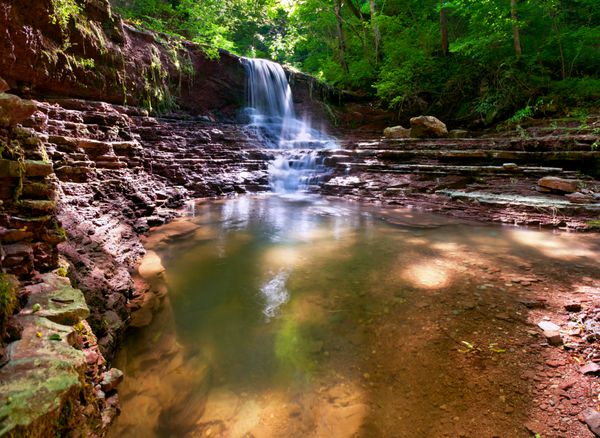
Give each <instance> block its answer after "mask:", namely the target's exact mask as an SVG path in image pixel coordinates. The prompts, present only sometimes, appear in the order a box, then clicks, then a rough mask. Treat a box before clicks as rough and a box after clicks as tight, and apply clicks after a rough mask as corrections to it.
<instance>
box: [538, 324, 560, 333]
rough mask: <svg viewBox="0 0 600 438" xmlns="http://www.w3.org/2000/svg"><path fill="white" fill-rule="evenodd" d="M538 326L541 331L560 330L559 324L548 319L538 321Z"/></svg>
mask: <svg viewBox="0 0 600 438" xmlns="http://www.w3.org/2000/svg"><path fill="white" fill-rule="evenodd" d="M538 327H539V328H541V329H542V330H543V331H549V332H551V331H556V332H557V331H559V330H560V326H558V325H556V324H554V323H553V322H550V321H540V322H538Z"/></svg>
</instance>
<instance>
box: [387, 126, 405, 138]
mask: <svg viewBox="0 0 600 438" xmlns="http://www.w3.org/2000/svg"><path fill="white" fill-rule="evenodd" d="M383 136H384V137H385V138H410V129H408V128H405V127H404V126H400V125H398V126H391V127H389V128H385V129H384V130H383Z"/></svg>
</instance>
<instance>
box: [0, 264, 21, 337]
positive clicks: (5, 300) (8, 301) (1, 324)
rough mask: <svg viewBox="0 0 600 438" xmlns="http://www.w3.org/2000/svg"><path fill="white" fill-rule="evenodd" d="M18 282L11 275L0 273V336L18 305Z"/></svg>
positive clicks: (2, 334)
mask: <svg viewBox="0 0 600 438" xmlns="http://www.w3.org/2000/svg"><path fill="white" fill-rule="evenodd" d="M16 292H17V282H16V280H15V278H14V277H13V276H11V275H7V274H0V336H4V333H5V330H6V324H7V323H8V320H9V319H10V317H11V315H12V314H13V312H14V311H15V309H16V307H17V295H16Z"/></svg>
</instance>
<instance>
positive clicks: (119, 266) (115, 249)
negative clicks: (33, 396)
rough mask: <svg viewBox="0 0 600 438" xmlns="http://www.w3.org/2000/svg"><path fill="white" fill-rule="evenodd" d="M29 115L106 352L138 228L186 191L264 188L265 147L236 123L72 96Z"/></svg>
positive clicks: (124, 315)
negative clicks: (52, 176)
mask: <svg viewBox="0 0 600 438" xmlns="http://www.w3.org/2000/svg"><path fill="white" fill-rule="evenodd" d="M36 104H37V107H38V112H36V113H35V114H34V116H33V118H32V119H31V120H30V121H29V123H28V125H30V126H31V128H32V129H33V130H35V132H36V133H37V135H38V136H39V137H40V138H41V139H42V142H43V145H44V147H45V149H46V150H47V153H48V157H49V159H50V160H51V162H52V165H53V168H54V171H55V173H56V177H57V179H58V196H59V203H58V218H59V219H60V221H61V223H62V225H63V227H64V228H65V230H66V232H67V235H68V236H69V239H68V241H67V242H65V243H64V244H62V245H61V247H60V249H61V252H62V253H63V254H64V255H65V256H66V257H67V259H68V260H69V262H70V264H71V266H72V267H73V269H72V272H73V276H74V279H75V280H76V281H77V284H78V285H79V287H80V288H81V289H82V290H83V291H84V293H85V294H86V300H87V302H88V303H91V309H92V313H91V317H90V323H91V324H92V327H93V328H94V331H95V333H96V334H97V335H98V337H99V343H100V346H101V348H102V350H103V352H104V353H106V354H108V355H109V356H110V355H111V354H112V353H113V352H114V350H115V348H116V346H117V345H118V339H119V337H120V336H121V335H122V333H123V330H124V329H125V328H126V326H127V322H128V319H129V308H128V301H129V299H130V298H131V297H132V296H133V295H134V292H135V291H134V283H133V280H132V277H131V272H133V271H134V270H135V269H136V265H137V264H138V263H139V262H140V260H141V258H142V256H143V255H144V249H143V247H142V246H141V244H140V242H139V235H140V234H141V233H144V232H145V231H147V230H148V229H149V228H150V227H152V226H156V225H160V224H163V223H165V222H167V221H169V220H171V219H172V218H173V217H175V216H177V215H178V214H179V213H177V209H181V208H182V207H183V206H184V204H185V200H186V199H190V198H198V197H211V196H220V195H227V194H230V195H233V194H236V193H245V192H249V191H250V192H251V191H260V190H266V189H267V187H268V185H267V176H266V167H267V159H268V158H269V155H267V154H265V153H264V152H263V151H261V150H260V149H257V145H260V141H259V140H258V139H257V138H256V137H255V136H254V133H253V132H252V131H247V130H245V128H244V127H243V126H242V125H228V124H218V123H211V122H207V121H206V120H205V119H203V118H200V119H194V118H192V117H190V116H186V115H184V114H181V115H179V116H175V115H174V116H171V117H168V118H166V117H163V118H154V117H148V116H146V115H144V113H143V112H142V111H140V110H136V109H134V108H131V107H122V106H115V105H109V104H106V103H100V102H90V101H81V100H60V101H51V102H39V101H38V102H36Z"/></svg>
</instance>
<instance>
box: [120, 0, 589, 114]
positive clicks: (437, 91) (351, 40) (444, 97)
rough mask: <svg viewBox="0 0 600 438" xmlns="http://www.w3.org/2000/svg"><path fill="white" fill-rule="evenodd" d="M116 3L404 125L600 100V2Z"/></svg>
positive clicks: (145, 20)
mask: <svg viewBox="0 0 600 438" xmlns="http://www.w3.org/2000/svg"><path fill="white" fill-rule="evenodd" d="M114 1H115V2H116V5H117V7H118V8H119V10H120V11H121V12H122V13H123V14H124V15H125V16H126V17H127V18H129V19H132V20H135V21H137V22H139V23H140V24H142V25H145V26H148V27H151V28H153V29H156V30H159V31H162V32H167V33H175V34H179V35H182V36H184V37H186V38H189V39H192V40H194V41H197V42H200V43H204V44H206V45H207V47H221V48H226V49H229V50H231V51H233V52H235V53H238V54H240V55H245V56H259V57H266V58H271V59H274V60H277V61H279V62H282V63H287V64H291V65H293V66H295V67H297V68H299V69H301V70H304V71H306V72H308V73H312V74H314V75H315V76H317V77H319V78H321V79H323V80H325V81H327V82H329V83H331V84H335V85H338V86H340V87H344V88H350V89H353V90H355V91H359V92H362V93H367V94H372V95H373V96H376V97H378V98H379V99H380V101H381V103H382V104H383V105H385V106H389V107H392V108H397V109H398V110H400V111H405V112H407V113H411V112H425V111H427V112H430V113H433V114H439V115H443V116H445V117H446V118H453V119H455V120H460V119H463V118H465V119H468V118H470V119H473V118H477V117H480V118H481V120H483V121H484V122H486V123H491V122H493V121H495V120H498V119H501V118H505V117H510V116H511V115H512V114H513V113H514V112H515V111H517V110H519V109H522V108H524V107H527V108H532V109H534V110H538V111H542V112H543V111H551V110H553V109H557V108H560V107H561V106H562V107H568V106H586V105H587V106H593V105H596V106H598V100H599V99H600V80H599V78H598V72H599V71H600V46H599V45H598V41H600V8H598V7H597V4H596V3H597V0H422V1H417V0H114ZM532 111H533V110H532Z"/></svg>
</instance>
